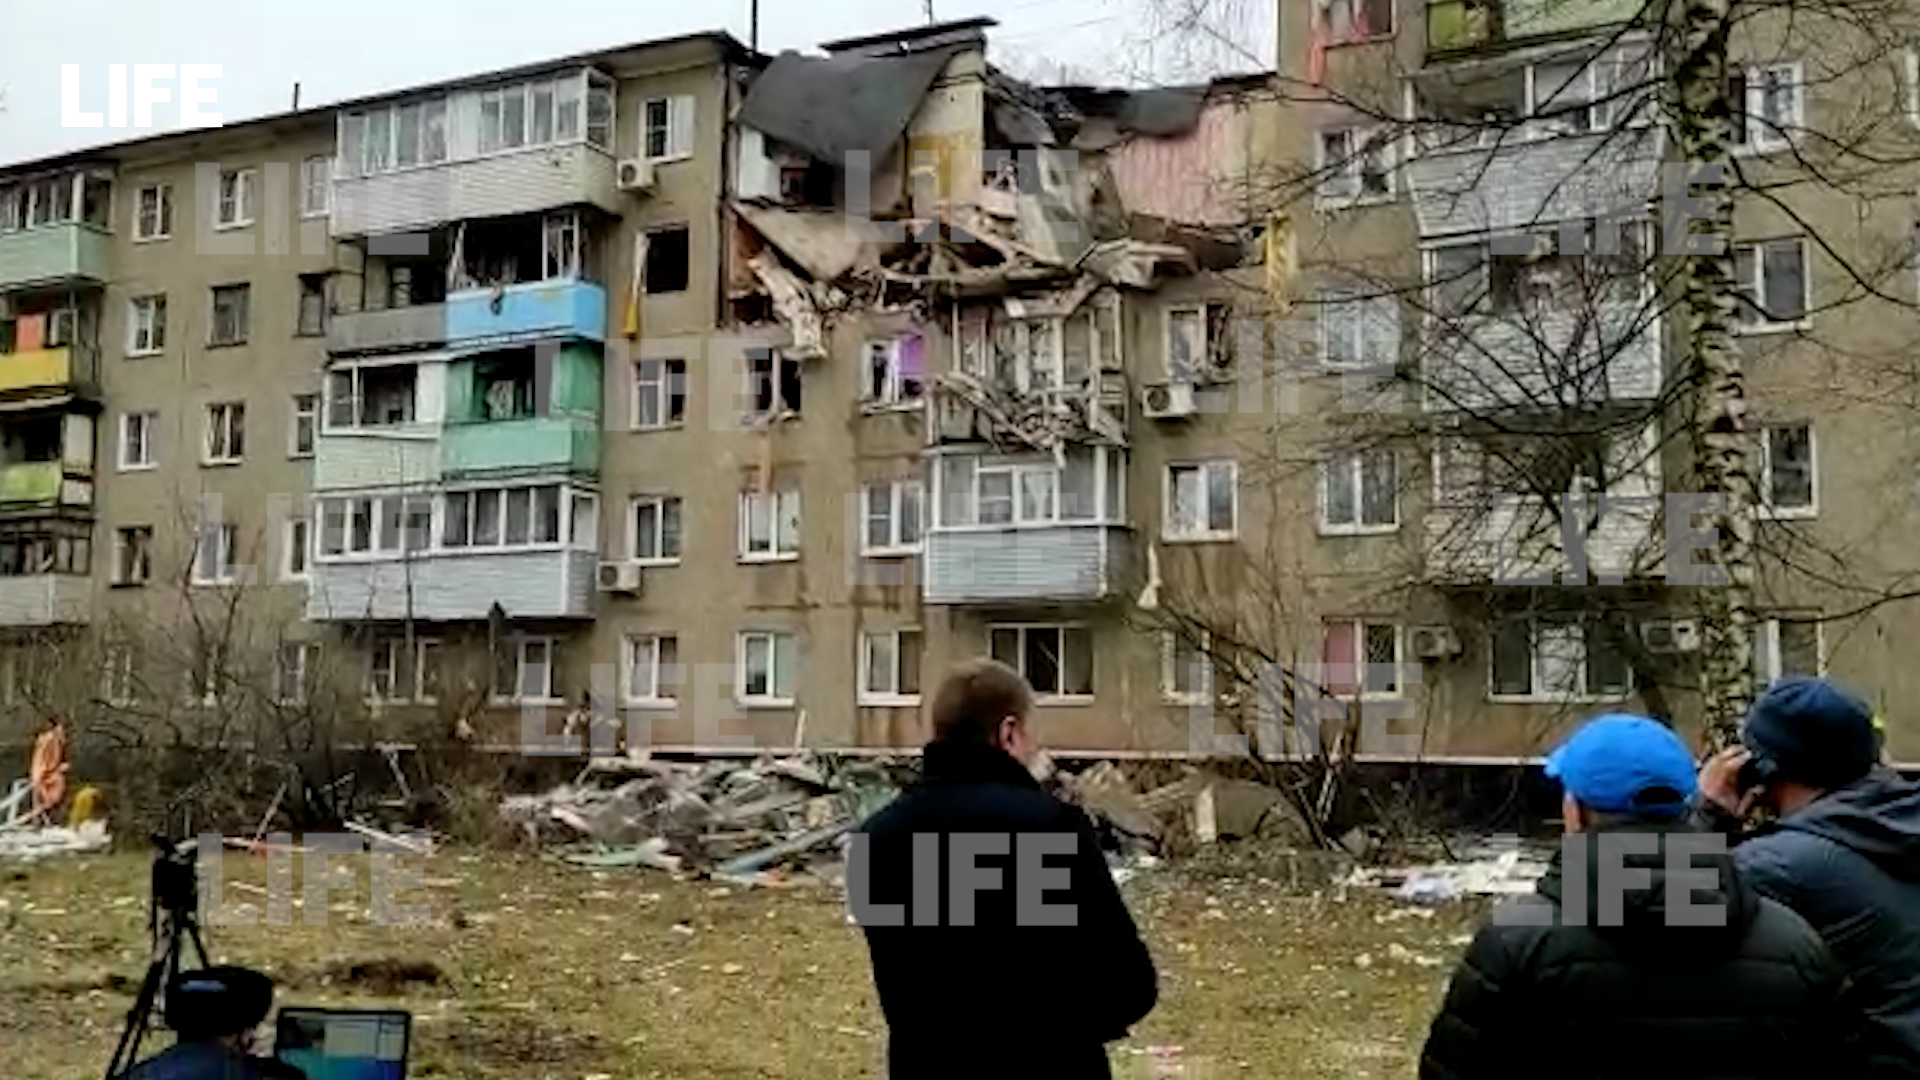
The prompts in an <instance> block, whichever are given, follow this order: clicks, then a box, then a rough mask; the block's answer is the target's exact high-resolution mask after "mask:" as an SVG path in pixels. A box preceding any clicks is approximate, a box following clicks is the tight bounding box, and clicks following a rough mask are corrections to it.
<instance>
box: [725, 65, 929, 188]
mask: <svg viewBox="0 0 1920 1080" xmlns="http://www.w3.org/2000/svg"><path fill="white" fill-rule="evenodd" d="M960 51H962V50H961V48H959V47H955V48H946V49H935V50H929V51H927V52H919V53H907V54H903V55H900V56H886V57H865V56H828V57H815V56H802V55H801V54H800V53H797V52H793V51H791V50H789V51H787V52H784V53H781V54H780V55H779V56H778V57H775V58H774V61H773V63H772V64H769V65H768V66H767V69H766V70H765V71H763V72H761V73H760V76H759V77H758V78H757V79H755V80H754V82H753V88H752V89H751V90H749V91H748V92H747V99H746V101H745V102H743V103H742V104H741V106H740V117H739V119H740V123H742V124H745V125H746V126H748V127H751V128H753V129H755V130H757V131H759V132H760V133H761V134H762V135H766V136H768V137H770V138H773V139H776V140H778V141H780V142H783V143H786V144H788V145H789V146H793V147H795V148H797V149H799V150H802V151H804V152H806V153H807V154H808V155H809V156H811V157H814V158H816V159H819V160H822V161H825V162H828V163H830V164H834V165H844V164H845V161H846V156H847V155H848V154H849V153H852V152H854V151H861V152H864V153H867V154H872V155H878V154H883V153H885V152H887V151H888V150H891V149H892V148H893V146H894V144H896V143H898V142H899V141H900V138H901V136H902V135H904V134H905V133H906V130H907V124H908V122H909V121H911V120H912V119H913V114H914V113H915V112H917V111H919V109H920V102H921V99H923V98H925V97H926V96H927V91H928V90H930V89H932V88H933V82H934V80H935V79H937V78H939V77H940V72H941V70H942V69H944V68H945V67H946V66H947V61H948V60H950V59H952V58H953V56H954V54H956V53H958V52H960Z"/></svg>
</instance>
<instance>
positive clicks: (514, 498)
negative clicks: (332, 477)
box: [321, 485, 560, 551]
mask: <svg viewBox="0 0 1920 1080" xmlns="http://www.w3.org/2000/svg"><path fill="white" fill-rule="evenodd" d="M399 498H400V496H397V495H389V496H386V497H385V499H386V501H387V502H388V503H389V504H391V503H393V502H394V501H395V500H397V499H399ZM412 498H413V499H415V500H424V498H425V497H424V496H419V495H415V496H412ZM430 510H431V507H430V505H429V506H428V507H427V508H426V509H424V510H422V511H421V512H420V513H419V514H418V515H417V516H418V518H419V526H420V529H421V530H422V534H423V538H422V540H421V541H420V543H421V545H422V546H423V547H424V546H425V540H424V533H425V530H426V527H427V523H428V521H429V520H430V519H431V516H432V515H431V513H430ZM393 512H395V511H393V509H392V507H391V506H389V513H393ZM409 513H412V512H411V511H409ZM322 530H323V531H322V535H321V542H322V547H321V550H322V551H325V550H326V547H325V544H326V534H325V531H324V530H325V525H324V523H323V525H322ZM349 539H351V538H349ZM558 543H560V488H559V486H558V485H543V486H540V487H517V488H504V489H503V488H482V489H478V490H471V491H451V492H448V493H447V494H446V495H445V496H443V497H442V500H441V509H440V546H441V547H443V548H476V547H478V548H498V547H544V546H547V545H551V544H558ZM383 544H384V546H385V547H386V548H387V549H391V548H392V547H393V546H394V545H393V544H392V543H391V542H385V541H383Z"/></svg>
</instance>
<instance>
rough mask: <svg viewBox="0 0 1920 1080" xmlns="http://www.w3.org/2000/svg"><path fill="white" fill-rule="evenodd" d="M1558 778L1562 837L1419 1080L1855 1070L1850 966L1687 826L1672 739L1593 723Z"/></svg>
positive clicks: (1571, 745)
mask: <svg viewBox="0 0 1920 1080" xmlns="http://www.w3.org/2000/svg"><path fill="white" fill-rule="evenodd" d="M1547 775H1549V776H1551V777H1553V778H1555V779H1557V780H1559V781H1560V784H1561V786H1562V788H1563V790H1564V793H1565V794H1564V798H1563V799H1562V801H1561V808H1562V811H1563V816H1564V821H1565V827H1566V831H1567V836H1566V842H1565V843H1563V844H1562V845H1561V849H1560V852H1559V853H1558V854H1557V855H1556V856H1555V857H1554V859H1553V862H1552V864H1551V866H1550V867H1549V869H1548V871H1547V874H1546V876H1545V877H1543V878H1542V879H1541V880H1540V884H1539V886H1538V888H1537V890H1536V895H1535V896H1532V897H1528V898H1526V899H1525V900H1522V901H1520V902H1518V903H1516V904H1514V905H1511V906H1508V907H1505V908H1502V909H1499V910H1496V911H1495V913H1494V915H1493V917H1492V918H1491V919H1490V920H1489V921H1488V922H1487V924H1486V925H1485V926H1482V927H1481V928H1480V932H1479V934H1478V935H1476V936H1475V937H1474V939H1473V943H1472V944H1471V945H1470V946H1468V948H1467V954H1466V956H1465V957H1464V958H1463V959H1462V960H1461V963H1460V966H1459V968H1458V969H1457V970H1456V971H1455V972H1454V976H1453V981H1452V983H1451V984H1450V985H1449V986H1448V988H1447V996H1446V1002H1445V1004H1444V1005H1443V1006H1442V1007H1441V1010H1440V1014H1439V1015H1438V1016H1437V1017H1435V1018H1434V1021H1433V1027H1432V1030H1431V1032H1430V1033H1429V1035H1428V1037H1427V1044H1426V1049H1425V1051H1424V1052H1423V1053H1422V1054H1421V1058H1420V1076H1421V1077H1422V1080H1485V1078H1488V1077H1516V1078H1517V1077H1521V1076H1534V1075H1551V1076H1554V1077H1557V1078H1566V1080H1572V1078H1577V1077H1593V1078H1598V1077H1627V1076H1632V1077H1640V1078H1646V1080H1655V1078H1660V1080H1682V1078H1685V1080H1698V1078H1701V1077H1709V1076H1710V1077H1715V1078H1724V1080H1733V1078H1736V1077H1739V1078H1754V1080H1757V1078H1762V1077H1780V1078H1782V1080H1785V1078H1788V1077H1793V1078H1797V1080H1805V1078H1806V1077H1810V1076H1836V1077H1838V1076H1857V1075H1858V1070H1857V1068H1856V1067H1855V1066H1856V1060H1857V1059H1856V1058H1854V1057H1853V1056H1852V1055H1854V1054H1856V1053H1857V1050H1856V1047H1855V1043H1854V1032H1855V1031H1856V1030H1857V1028H1858V1024H1859V1017H1858V1013H1857V1010H1856V1009H1855V1008H1854V1007H1853V1006H1852V1005H1851V1004H1850V1003H1849V1002H1848V1001H1846V999H1845V993H1844V988H1845V978H1844V976H1843V975H1842V973H1841V971H1840V968H1839V965H1838V964H1837V963H1836V962H1835V960H1834V958H1833V956H1832V955H1831V954H1830V953H1829V952H1828V951H1827V949H1826V947H1825V946H1824V945H1823V944H1822V943H1821V941H1820V937H1819V935H1818V934H1816V933H1814V931H1813V928H1812V927H1810V926H1808V925H1807V924H1806V922H1805V920H1803V919H1801V918H1800V917H1799V916H1797V915H1795V914H1794V913H1793V912H1791V911H1789V910H1788V909H1787V908H1786V907H1784V906H1782V905H1780V904H1778V903H1775V902H1774V901H1772V900H1768V899H1765V898H1764V897H1761V896H1760V895H1759V894H1757V893H1756V892H1754V891H1753V889H1752V888H1751V887H1750V886H1748V885H1747V884H1746V883H1744V882H1743V881H1741V879H1740V877H1739V875H1738V874H1737V873H1736V872H1735V870H1734V867H1733V864H1732V860H1731V859H1730V858H1729V857H1728V856H1727V854H1726V852H1725V847H1724V845H1722V844H1718V843H1717V842H1715V841H1716V838H1714V837H1711V836H1707V835H1705V834H1702V833H1700V832H1698V831H1697V830H1695V829H1693V828H1692V827H1691V826H1690V825H1689V823H1688V819H1687V811H1688V809H1689V803H1690V800H1691V798H1692V796H1693V794H1694V759H1693V755H1692V754H1691V753H1689V752H1688V750H1687V747H1686V744H1685V743H1683V742H1681V741H1680V738H1679V737H1678V736H1676V735H1675V734H1674V733H1673V732H1672V730H1670V729H1669V728H1667V727H1665V726H1664V725H1662V724H1659V723H1656V722H1654V721H1652V720H1649V719H1647V718H1645V717H1640V716H1628V715H1625V714H1618V713H1616V714H1610V715H1607V716H1602V717H1599V718H1598V719H1595V720H1593V721H1591V722H1589V723H1587V724H1586V725H1585V726H1583V727H1581V729H1580V730H1579V731H1577V732H1575V733H1574V735H1573V737H1572V738H1570V739H1568V740H1567V741H1566V743H1564V744H1563V745H1562V746H1561V747H1560V748H1559V749H1557V750H1555V751H1554V752H1553V754H1552V755H1551V756H1550V757H1548V759H1547ZM1548 1063H1551V1064H1548Z"/></svg>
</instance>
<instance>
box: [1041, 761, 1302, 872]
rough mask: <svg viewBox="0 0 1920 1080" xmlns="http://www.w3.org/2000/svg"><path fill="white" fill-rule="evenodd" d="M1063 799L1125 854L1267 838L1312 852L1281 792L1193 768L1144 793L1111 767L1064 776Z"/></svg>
mask: <svg viewBox="0 0 1920 1080" xmlns="http://www.w3.org/2000/svg"><path fill="white" fill-rule="evenodd" d="M1058 783H1059V788H1060V793H1061V796H1062V797H1063V798H1065V799H1067V800H1068V801H1070V802H1072V803H1074V804H1076V805H1078V806H1080V807H1081V808H1082V809H1084V810H1085V811H1086V812H1087V813H1088V814H1089V815H1091V816H1092V817H1093V819H1094V821H1095V823H1096V825H1097V826H1098V828H1099V830H1100V831H1102V832H1104V833H1105V834H1106V836H1107V839H1108V840H1109V842H1110V843H1112V845H1113V846H1115V847H1117V848H1119V849H1120V850H1122V851H1130V852H1144V851H1151V852H1154V853H1157V854H1162V855H1165V854H1174V853H1178V852H1182V851H1186V850H1188V849H1191V848H1192V847H1194V846H1196V845H1207V844H1212V843H1215V842H1217V841H1220V840H1243V839H1253V838H1261V839H1267V840H1273V841H1276V842H1278V843H1280V844H1282V845H1283V846H1292V847H1307V846H1310V839H1309V834H1308V831H1307V830H1306V828H1305V827H1304V826H1303V825H1302V824H1301V823H1300V820H1299V818H1298V817H1297V816H1296V814H1295V812H1294V810H1293V808H1292V806H1291V805H1289V804H1288V803H1287V801H1286V797H1285V796H1284V795H1283V794H1281V792H1280V791H1279V790H1278V789H1275V788H1272V787H1269V786H1267V785H1265V784H1260V783H1256V782H1254V781H1251V780H1239V779H1234V778H1231V777H1224V776H1219V775H1216V774H1214V773H1211V772H1208V771H1206V770H1203V769H1196V768H1189V769H1188V770H1187V772H1186V775H1185V776H1183V777H1182V778H1180V779H1179V780H1176V781H1174V782H1172V783H1169V784H1163V785H1161V786H1159V787H1156V788H1154V789H1153V790H1152V791H1148V792H1145V793H1142V792H1140V791H1138V790H1137V789H1136V788H1135V787H1134V785H1133V783H1132V782H1131V781H1130V780H1129V779H1128V778H1127V776H1126V772H1125V770H1123V769H1122V768H1121V767H1120V766H1119V765H1116V764H1115V763H1114V762H1111V761H1102V762H1098V763H1096V764H1094V765H1092V766H1089V767H1086V768H1083V769H1081V770H1080V771H1079V772H1077V773H1064V772H1063V773H1062V774H1061V776H1060V779H1059V782H1058Z"/></svg>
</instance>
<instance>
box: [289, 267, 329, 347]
mask: <svg viewBox="0 0 1920 1080" xmlns="http://www.w3.org/2000/svg"><path fill="white" fill-rule="evenodd" d="M326 332H327V275H326V274H301V275H300V312H299V319H298V321H297V322H296V324H295V326H294V333H296V334H300V335H313V334H324V333H326Z"/></svg>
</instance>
